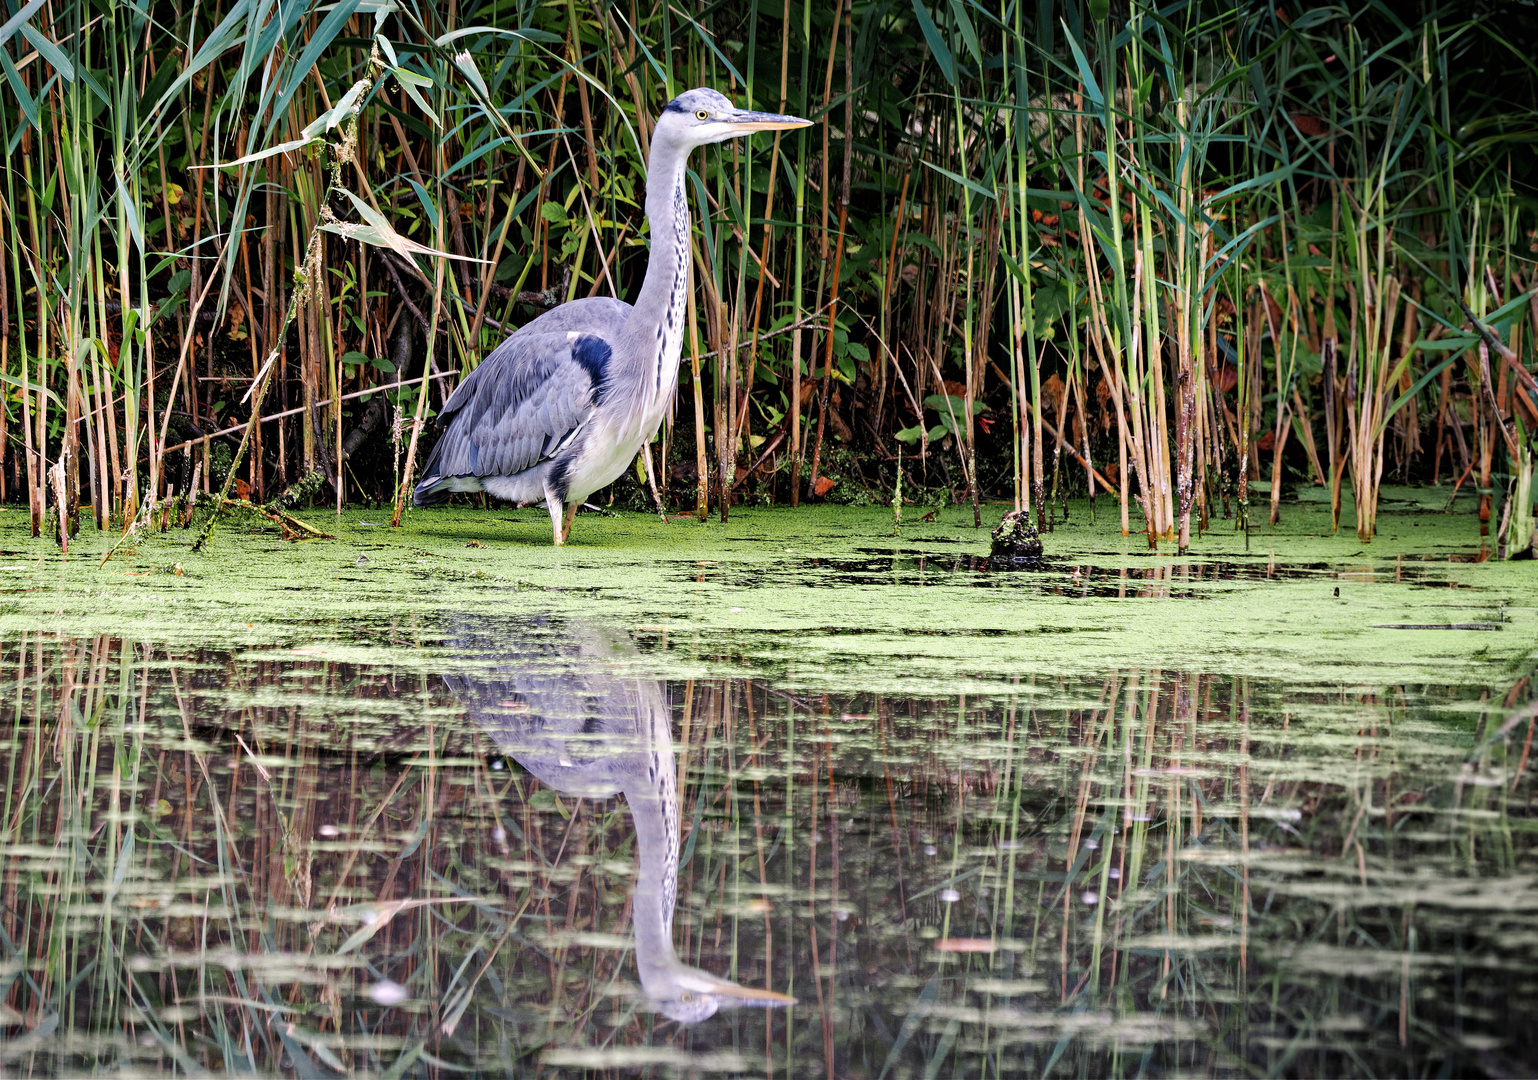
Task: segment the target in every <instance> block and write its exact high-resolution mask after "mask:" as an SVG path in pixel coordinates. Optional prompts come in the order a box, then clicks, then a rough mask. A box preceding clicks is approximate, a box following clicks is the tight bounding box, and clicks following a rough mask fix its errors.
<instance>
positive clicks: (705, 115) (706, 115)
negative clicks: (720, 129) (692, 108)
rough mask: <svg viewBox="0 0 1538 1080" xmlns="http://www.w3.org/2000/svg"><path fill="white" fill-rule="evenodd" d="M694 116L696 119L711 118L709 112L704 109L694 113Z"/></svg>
mask: <svg viewBox="0 0 1538 1080" xmlns="http://www.w3.org/2000/svg"><path fill="white" fill-rule="evenodd" d="M694 118H695V119H696V120H709V119H710V114H709V113H708V112H706V111H705V110H704V109H701V110H700V111H699V112H697V113H695V114H694Z"/></svg>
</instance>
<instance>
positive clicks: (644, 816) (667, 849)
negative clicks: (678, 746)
mask: <svg viewBox="0 0 1538 1080" xmlns="http://www.w3.org/2000/svg"><path fill="white" fill-rule="evenodd" d="M670 727H671V721H670V718H669V715H668V711H667V707H666V706H665V705H663V704H662V703H661V702H660V701H658V702H657V703H656V704H655V705H654V706H653V716H652V723H651V729H652V730H651V738H650V739H649V740H648V741H649V746H648V747H647V758H648V768H647V770H646V775H645V776H636V777H635V778H634V780H633V781H632V782H631V783H628V784H626V785H625V801H626V802H627V803H628V804H629V805H630V817H631V820H632V821H633V822H634V823H635V835H636V861H637V864H638V872H637V874H636V885H635V901H634V914H633V916H632V921H633V922H634V924H635V949H636V967H637V968H638V969H639V970H640V973H641V982H642V985H643V986H644V985H645V983H646V981H647V978H648V976H649V975H650V973H651V972H653V971H656V970H658V969H659V968H667V967H672V966H674V965H676V964H677V963H678V955H677V953H675V952H674V951H673V904H674V900H675V898H676V897H677V894H678V784H677V778H676V774H675V772H674V769H675V768H676V766H675V764H674V762H673V739H672V733H671V731H670Z"/></svg>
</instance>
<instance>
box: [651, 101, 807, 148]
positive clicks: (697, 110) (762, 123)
mask: <svg viewBox="0 0 1538 1080" xmlns="http://www.w3.org/2000/svg"><path fill="white" fill-rule="evenodd" d="M811 124H812V122H811V121H810V120H803V119H801V118H800V117H799V116H784V115H782V114H780V113H765V112H750V111H748V110H747V109H739V108H737V107H736V106H735V105H733V104H732V103H731V102H730V101H729V100H727V98H726V97H725V96H724V95H722V94H718V93H716V92H715V91H714V90H706V89H704V88H701V89H698V90H689V91H686V92H684V93H682V94H679V95H678V96H677V97H676V98H674V99H673V100H672V101H670V102H668V103H667V105H665V106H664V107H663V109H662V115H661V116H659V117H658V118H657V131H656V135H655V136H654V138H663V137H672V138H675V139H678V140H679V141H680V142H683V143H684V144H685V145H688V146H704V145H705V144H706V143H717V142H722V141H724V140H726V139H734V138H736V137H737V136H739V135H749V134H752V133H753V132H755V131H787V130H789V129H791V128H802V127H810V126H811Z"/></svg>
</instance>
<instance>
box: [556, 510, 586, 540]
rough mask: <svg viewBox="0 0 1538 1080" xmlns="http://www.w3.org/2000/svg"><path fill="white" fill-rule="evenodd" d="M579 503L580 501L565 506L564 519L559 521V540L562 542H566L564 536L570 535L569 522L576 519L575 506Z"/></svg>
mask: <svg viewBox="0 0 1538 1080" xmlns="http://www.w3.org/2000/svg"><path fill="white" fill-rule="evenodd" d="M581 505H582V504H581V503H572V504H571V505H570V506H568V507H567V508H566V520H565V521H563V522H562V523H561V542H562V543H563V544H564V543H565V542H566V538H567V537H568V536H570V535H571V523H572V522H573V521H575V520H576V519H577V507H579V506H581Z"/></svg>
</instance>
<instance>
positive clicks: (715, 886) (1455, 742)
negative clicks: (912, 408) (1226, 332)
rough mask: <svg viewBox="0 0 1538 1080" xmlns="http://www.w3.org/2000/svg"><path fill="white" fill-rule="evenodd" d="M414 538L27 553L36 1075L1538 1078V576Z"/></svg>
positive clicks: (935, 545)
mask: <svg viewBox="0 0 1538 1080" xmlns="http://www.w3.org/2000/svg"><path fill="white" fill-rule="evenodd" d="M1439 507H1440V504H1438V508H1439ZM883 513H887V516H886V517H884V518H883V517H882V514H883ZM524 516H525V517H527V515H524ZM952 516H954V517H955V518H956V519H957V521H960V514H959V512H953V514H952ZM966 516H967V517H968V518H969V517H970V513H969V512H968V513H967V515H966ZM380 517H381V515H378V514H375V515H369V514H366V513H364V514H352V515H348V516H346V517H344V518H342V519H340V520H337V521H333V520H332V519H329V518H328V519H327V521H326V524H327V525H329V526H332V527H333V528H334V531H335V533H336V538H335V539H332V540H325V541H316V542H314V543H312V544H307V545H303V546H298V547H296V546H294V545H291V544H290V545H283V544H281V543H280V542H279V541H278V540H277V539H276V537H275V536H273V535H271V534H268V533H265V532H263V531H261V530H259V529H257V528H256V527H255V526H251V531H249V532H246V531H243V528H244V527H241V528H231V529H230V530H228V531H227V532H226V533H224V534H222V540H221V544H222V548H218V549H216V553H215V554H213V555H210V556H206V557H204V556H193V555H191V554H190V553H189V552H188V551H187V539H186V538H184V537H177V536H176V535H175V534H174V532H173V533H171V534H168V535H167V536H165V537H159V536H157V537H155V538H152V539H150V540H148V541H146V542H145V543H143V544H142V545H141V546H140V547H139V548H138V549H137V550H135V551H134V552H132V553H129V554H127V555H119V556H116V557H115V558H114V560H112V561H110V562H108V563H107V564H106V565H105V566H101V567H98V566H97V562H98V561H99V559H100V557H101V555H104V554H105V553H106V548H107V544H106V542H105V541H102V542H100V544H99V545H98V546H94V547H93V546H92V543H93V540H92V538H90V537H85V538H84V539H83V540H82V541H80V542H79V543H78V546H77V549H76V550H74V551H72V553H71V556H70V559H69V560H68V561H65V560H61V559H60V557H59V555H58V554H57V552H56V551H54V550H53V549H51V548H50V547H48V546H46V545H43V544H41V543H38V542H34V541H31V540H30V539H29V538H27V537H25V535H24V532H23V531H22V530H21V529H19V528H18V527H17V526H16V519H15V517H14V516H12V518H11V519H10V520H8V521H0V528H3V529H5V530H6V531H4V532H3V535H0V543H3V544H4V545H5V546H6V547H7V548H9V549H11V550H10V551H8V552H7V553H6V555H5V556H4V557H5V558H6V559H9V560H14V561H13V562H9V563H7V564H5V565H4V566H0V585H4V586H6V587H7V590H8V591H7V594H6V599H7V600H8V601H10V603H9V605H8V606H7V607H6V608H5V609H4V612H3V615H0V777H3V778H4V794H3V796H0V812H3V817H0V1075H7V1076H9V1075H23V1076H52V1075H66V1074H76V1073H79V1072H83V1071H93V1072H108V1073H112V1074H114V1075H158V1074H165V1073H171V1072H177V1073H185V1074H188V1075H213V1074H217V1075H252V1074H255V1075H286V1076H299V1077H305V1078H309V1077H334V1076H340V1075H354V1074H356V1075H385V1076H395V1077H401V1076H421V1077H427V1076H433V1077H440V1076H441V1077H450V1076H467V1075H496V1076H504V1075H505V1076H535V1075H539V1076H635V1075H644V1076H657V1077H663V1076H684V1075H728V1076H730V1075H749V1076H774V1077H787V1078H798V1077H820V1076H826V1077H830V1078H831V1077H882V1076H885V1077H926V1076H927V1077H963V1076H970V1077H995V1076H998V1077H1005V1076H1008V1077H1015V1076H1019V1077H1037V1076H1048V1075H1052V1076H1079V1075H1118V1076H1120V1075H1128V1076H1133V1075H1142V1076H1175V1075H1182V1076H1183V1075H1219V1076H1238V1075H1244V1076H1249V1075H1261V1074H1264V1075H1384V1074H1391V1075H1486V1074H1488V1075H1522V1074H1530V1073H1531V1072H1532V1071H1533V1070H1534V1068H1535V1067H1538V1045H1535V1044H1538V1032H1535V1029H1534V1028H1533V1025H1532V1024H1531V1022H1530V1018H1531V1016H1532V1015H1533V1014H1534V1011H1535V1009H1538V860H1535V858H1534V850H1533V849H1534V840H1533V837H1534V830H1533V821H1534V815H1533V812H1532V799H1533V795H1534V781H1533V771H1534V769H1535V768H1538V761H1535V760H1533V759H1532V757H1531V753H1530V752H1531V749H1532V747H1531V743H1532V733H1533V728H1534V721H1535V717H1538V697H1535V695H1534V691H1533V688H1532V683H1531V681H1530V676H1531V674H1532V672H1533V668H1534V666H1535V664H1538V636H1535V627H1538V611H1535V603H1538V601H1535V595H1538V581H1535V575H1534V574H1533V572H1532V571H1531V569H1528V568H1523V567H1510V566H1497V565H1490V564H1486V563H1478V562H1474V561H1473V560H1474V559H1477V558H1478V557H1479V541H1478V537H1477V534H1476V535H1475V536H1474V537H1468V536H1465V535H1463V534H1462V533H1459V532H1457V531H1456V530H1452V529H1449V527H1448V526H1447V525H1446V524H1445V521H1446V519H1442V518H1440V516H1439V515H1430V514H1417V513H1415V512H1414V509H1413V507H1407V508H1405V510H1404V512H1403V514H1402V518H1401V520H1400V522H1399V524H1400V525H1402V527H1403V528H1402V535H1401V536H1396V542H1395V543H1394V544H1392V545H1390V544H1388V543H1381V540H1383V539H1387V537H1385V538H1380V543H1381V546H1380V547H1378V548H1376V549H1374V550H1372V551H1370V552H1365V553H1364V552H1363V550H1362V548H1361V546H1360V545H1357V544H1356V543H1355V541H1354V538H1338V537H1335V538H1331V537H1327V536H1324V535H1321V534H1320V531H1319V530H1318V529H1317V525H1318V523H1317V521H1316V520H1314V519H1312V518H1310V517H1308V515H1307V513H1306V511H1304V510H1300V511H1297V512H1296V513H1294V514H1293V518H1294V519H1295V522H1294V523H1293V524H1292V528H1293V530H1294V531H1293V532H1292V533H1291V534H1288V535H1286V536H1285V537H1283V538H1282V539H1280V540H1278V541H1277V543H1276V545H1275V546H1276V548H1277V549H1278V550H1287V551H1291V552H1296V553H1297V556H1296V557H1294V558H1293V559H1292V560H1290V561H1288V560H1283V559H1280V558H1279V557H1277V555H1276V554H1274V553H1273V551H1272V550H1271V548H1270V547H1269V546H1268V545H1270V543H1271V540H1272V538H1269V537H1264V536H1252V537H1250V538H1249V543H1248V544H1247V545H1246V543H1245V540H1244V539H1243V538H1242V537H1241V538H1235V537H1232V536H1227V537H1218V536H1216V535H1215V536H1214V538H1213V539H1212V541H1211V542H1210V544H1209V545H1208V548H1209V550H1208V551H1206V552H1204V553H1203V555H1202V556H1201V557H1199V558H1190V559H1184V560H1176V559H1173V558H1169V557H1168V556H1165V557H1152V558H1151V557H1150V556H1148V555H1147V554H1145V553H1144V552H1142V551H1139V550H1138V545H1139V544H1141V540H1140V538H1138V537H1133V538H1132V541H1133V542H1132V543H1131V544H1130V545H1129V544H1124V543H1123V542H1122V540H1121V538H1120V537H1119V536H1117V535H1115V533H1114V531H1108V530H1107V526H1106V523H1105V522H1104V521H1102V522H1101V523H1100V525H1099V526H1098V527H1094V528H1092V527H1089V526H1088V525H1087V524H1083V523H1079V524H1077V525H1076V529H1074V530H1062V531H1059V532H1058V533H1054V534H1052V536H1050V537H1049V538H1048V550H1049V553H1050V554H1051V558H1049V560H1048V563H1047V565H1046V566H1044V567H1043V568H1042V569H1041V570H1039V571H1033V572H1028V573H1011V574H1001V573H998V572H996V571H993V570H990V569H989V568H988V566H987V563H986V561H985V560H983V559H980V558H978V556H979V555H980V554H985V551H986V545H985V542H980V541H979V536H978V534H977V533H975V532H974V531H973V530H971V529H970V528H966V527H965V524H967V523H962V524H957V523H956V522H951V523H949V524H945V523H939V524H930V525H926V526H924V527H921V528H918V529H914V528H908V529H904V530H903V532H902V533H901V534H900V535H897V536H893V535H892V524H891V519H890V516H889V512H880V511H849V512H840V513H834V512H821V513H818V512H814V513H803V514H801V515H797V516H789V515H784V514H774V513H768V512H761V513H759V514H757V515H754V514H745V515H741V516H740V520H739V521H738V522H735V523H733V524H732V525H730V526H725V527H723V526H713V527H711V528H709V529H703V528H701V527H699V526H696V525H693V524H683V523H675V524H673V525H669V526H662V525H661V524H660V523H658V522H655V521H649V520H645V519H640V518H638V517H636V516H630V517H627V518H619V519H599V520H594V521H589V519H588V518H586V517H584V518H582V519H580V520H579V522H578V524H577V527H576V533H575V539H576V540H577V546H575V547H573V548H571V549H569V550H567V551H564V552H552V551H551V550H550V549H549V548H548V547H544V546H540V545H539V544H537V543H536V540H535V537H536V531H537V529H538V528H539V527H542V526H541V525H540V523H539V522H538V521H534V520H533V519H532V518H530V522H531V523H530V524H528V525H524V523H523V522H522V521H519V520H515V521H513V522H512V523H511V524H509V523H508V522H507V521H506V519H507V518H515V519H516V518H518V517H519V515H514V514H508V513H506V512H504V513H503V514H501V515H493V514H486V513H479V514H477V513H471V512H469V511H461V512H451V513H449V514H445V515H439V516H429V515H418V516H417V517H416V518H414V519H413V522H412V524H411V525H410V526H409V527H408V529H406V530H402V531H400V532H392V531H390V530H385V529H382V528H378V527H376V525H375V524H374V523H375V522H376V521H377V520H380ZM499 519H500V520H499ZM544 527H546V529H547V526H544ZM520 528H521V529H522V530H523V531H520ZM1311 529H1312V530H1313V531H1312V532H1310V531H1309V530H1311ZM1385 532H1386V533H1388V532H1390V526H1389V525H1386V527H1385ZM584 536H585V537H586V539H587V543H586V545H585V546H584V544H583V540H584ZM547 542H548V538H546V543H547ZM467 545H468V546H467ZM1246 547H1248V549H1249V550H1248V551H1246V550H1245V548H1246ZM87 549H89V550H87ZM91 550H94V551H95V552H96V557H94V558H91V557H90V554H89V552H90V551H91ZM1529 566H1531V564H1529Z"/></svg>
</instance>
